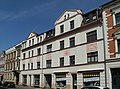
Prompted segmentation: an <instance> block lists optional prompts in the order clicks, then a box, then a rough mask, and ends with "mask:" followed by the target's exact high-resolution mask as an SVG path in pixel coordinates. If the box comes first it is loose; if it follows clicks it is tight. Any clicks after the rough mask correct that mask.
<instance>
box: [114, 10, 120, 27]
mask: <svg viewBox="0 0 120 89" xmlns="http://www.w3.org/2000/svg"><path fill="white" fill-rule="evenodd" d="M115 19H116V25H117V24H120V12H119V13H117V14H115Z"/></svg>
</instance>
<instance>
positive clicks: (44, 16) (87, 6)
mask: <svg viewBox="0 0 120 89" xmlns="http://www.w3.org/2000/svg"><path fill="white" fill-rule="evenodd" d="M109 1H110V0H0V52H1V51H3V50H7V49H8V48H10V47H13V46H14V45H16V44H18V43H20V42H22V41H24V40H25V39H26V38H27V36H28V35H29V33H30V32H37V33H38V34H40V33H43V32H46V31H48V30H50V29H52V28H54V23H55V21H56V20H57V18H58V17H59V16H60V15H61V14H62V12H64V10H70V9H81V10H82V11H83V13H87V12H89V11H91V10H93V9H95V8H98V7H99V6H101V5H102V4H104V3H106V2H109Z"/></svg>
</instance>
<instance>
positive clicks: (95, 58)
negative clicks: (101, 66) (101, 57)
mask: <svg viewBox="0 0 120 89" xmlns="http://www.w3.org/2000/svg"><path fill="white" fill-rule="evenodd" d="M87 61H88V63H92V62H98V52H91V53H87Z"/></svg>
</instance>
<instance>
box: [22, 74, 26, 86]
mask: <svg viewBox="0 0 120 89" xmlns="http://www.w3.org/2000/svg"><path fill="white" fill-rule="evenodd" d="M23 85H24V86H26V85H27V75H23Z"/></svg>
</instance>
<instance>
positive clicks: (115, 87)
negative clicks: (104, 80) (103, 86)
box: [111, 68, 120, 89]
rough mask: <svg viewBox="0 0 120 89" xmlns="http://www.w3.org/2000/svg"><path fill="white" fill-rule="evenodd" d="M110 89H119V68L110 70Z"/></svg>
mask: <svg viewBox="0 0 120 89" xmlns="http://www.w3.org/2000/svg"><path fill="white" fill-rule="evenodd" d="M111 73H112V89H120V68H113V69H111Z"/></svg>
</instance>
